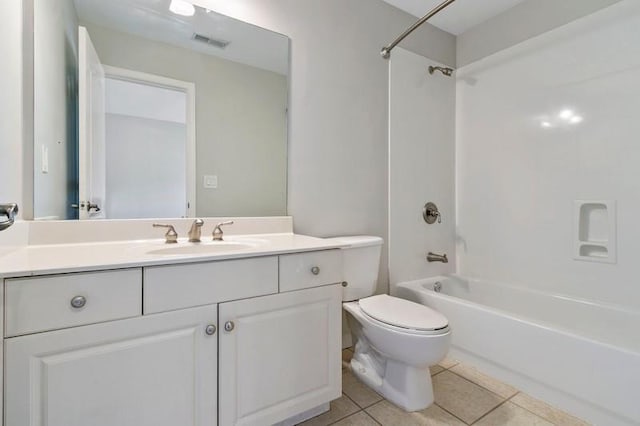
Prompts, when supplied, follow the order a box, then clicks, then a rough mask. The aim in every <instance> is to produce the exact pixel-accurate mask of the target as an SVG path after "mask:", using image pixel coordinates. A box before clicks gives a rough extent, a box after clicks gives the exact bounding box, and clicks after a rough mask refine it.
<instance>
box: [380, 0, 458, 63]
mask: <svg viewBox="0 0 640 426" xmlns="http://www.w3.org/2000/svg"><path fill="white" fill-rule="evenodd" d="M454 1H456V0H445V1H443V2H442V3H440V4H439V5H438V6H436V7H434V8H433V9H431V10H430V11H429V12H428V13H427V14H426V15H424V16H423V17H422V18H420V19H419V20H418V22H416V23H415V24H413V25H412V26H411V27H410V28H409V29H408V30H406V31H405V32H403V33H402V34H400V36H399V37H398V38H397V39H395V40H394V41H393V42H392V43H391V44H389V45H387V46H386V47H383V48H382V51H380V55H382V57H383V58H384V59H389V58H390V57H391V51H392V50H393V49H394V48H395V47H396V46H397V45H398V44H400V42H401V41H402V40H404V39H405V38H406V37H407V36H408V35H409V34H411V33H412V32H414V31H415V30H416V29H417V28H418V27H419V26H421V25H422V24H424V23H425V22H427V21H428V20H429V19H431V18H432V17H433V16H435V15H437V14H438V12H440V11H441V10H442V9H444V8H445V7H447V6H449V5H450V4H451V3H453V2H454Z"/></svg>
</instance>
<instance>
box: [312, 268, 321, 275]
mask: <svg viewBox="0 0 640 426" xmlns="http://www.w3.org/2000/svg"><path fill="white" fill-rule="evenodd" d="M311 273H312V274H313V275H318V274H319V273H320V267H318V266H314V267H313V268H311Z"/></svg>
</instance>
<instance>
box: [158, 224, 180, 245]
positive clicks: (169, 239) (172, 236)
mask: <svg viewBox="0 0 640 426" xmlns="http://www.w3.org/2000/svg"><path fill="white" fill-rule="evenodd" d="M153 227H154V228H168V230H167V233H166V234H164V238H165V243H166V244H174V243H177V242H178V233H177V232H176V228H174V227H173V225H163V224H161V223H154V224H153Z"/></svg>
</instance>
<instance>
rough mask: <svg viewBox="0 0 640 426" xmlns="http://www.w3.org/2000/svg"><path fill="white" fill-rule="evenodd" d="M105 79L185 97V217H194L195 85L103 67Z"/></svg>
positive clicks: (142, 73) (138, 72) (123, 69)
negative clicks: (138, 84) (150, 87)
mask: <svg viewBox="0 0 640 426" xmlns="http://www.w3.org/2000/svg"><path fill="white" fill-rule="evenodd" d="M103 67H104V72H105V74H106V76H107V78H112V79H117V80H123V81H131V82H143V83H145V84H149V85H152V86H157V87H163V88H168V89H178V90H180V91H181V92H184V93H185V94H186V96H187V114H186V117H187V119H186V125H187V152H186V158H187V164H186V166H187V207H186V212H187V216H186V217H195V216H196V85H195V83H192V82H189V81H182V80H175V79H173V78H168V77H163V76H160V75H155V74H148V73H144V72H140V71H133V70H128V69H125V68H119V67H114V66H111V65H103Z"/></svg>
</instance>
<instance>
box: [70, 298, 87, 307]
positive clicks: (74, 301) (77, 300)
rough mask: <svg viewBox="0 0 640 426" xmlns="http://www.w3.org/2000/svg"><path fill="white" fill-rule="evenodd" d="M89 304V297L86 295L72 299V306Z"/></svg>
mask: <svg viewBox="0 0 640 426" xmlns="http://www.w3.org/2000/svg"><path fill="white" fill-rule="evenodd" d="M86 304H87V298H86V297H84V296H76V297H74V298H73V299H71V307H72V308H74V309H80V308H84V305H86Z"/></svg>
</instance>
